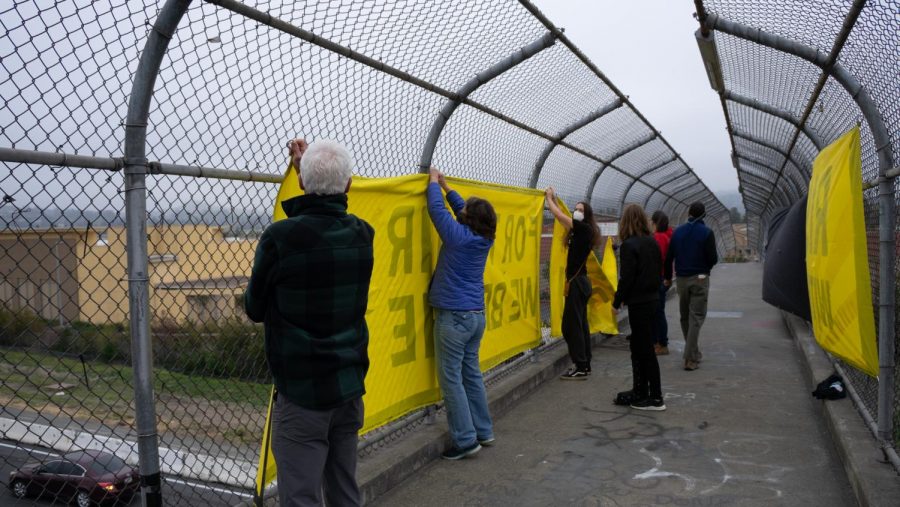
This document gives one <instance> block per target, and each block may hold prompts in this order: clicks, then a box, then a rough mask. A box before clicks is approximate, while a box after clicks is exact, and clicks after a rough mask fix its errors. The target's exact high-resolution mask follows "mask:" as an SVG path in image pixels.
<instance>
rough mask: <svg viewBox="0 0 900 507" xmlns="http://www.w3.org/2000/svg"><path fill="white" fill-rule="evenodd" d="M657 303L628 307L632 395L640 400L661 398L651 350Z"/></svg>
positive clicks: (657, 368) (651, 302) (654, 359)
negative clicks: (632, 380)
mask: <svg viewBox="0 0 900 507" xmlns="http://www.w3.org/2000/svg"><path fill="white" fill-rule="evenodd" d="M658 305H659V302H658V301H650V302H647V303H638V304H633V305H628V322H629V323H630V324H631V345H630V347H631V372H632V375H634V394H635V397H636V398H638V399H640V398H644V397H647V396H648V395H649V396H650V398H653V399H656V398H662V387H661V386H660V380H659V363H658V362H657V361H656V352H655V351H654V350H653V344H654V340H653V338H654V336H653V331H654V329H653V328H654V326H655V325H656V309H657V306H658Z"/></svg>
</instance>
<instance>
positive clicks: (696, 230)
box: [663, 202, 719, 371]
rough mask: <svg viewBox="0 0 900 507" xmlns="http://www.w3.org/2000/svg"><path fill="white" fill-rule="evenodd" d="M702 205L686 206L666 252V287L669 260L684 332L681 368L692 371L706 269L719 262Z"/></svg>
mask: <svg viewBox="0 0 900 507" xmlns="http://www.w3.org/2000/svg"><path fill="white" fill-rule="evenodd" d="M704 216H706V207H705V206H704V205H703V203H702V202H695V203H693V204H691V206H690V208H688V222H687V223H686V224H684V225H681V226H679V227H678V228H677V229H675V233H674V234H672V240H671V241H670V242H669V251H668V252H666V262H665V264H664V265H663V267H664V269H665V280H664V281H663V284H664V285H665V286H666V287H669V286H670V285H672V263H673V262H674V267H675V276H676V277H677V282H678V308H679V312H680V314H681V332H682V333H683V334H684V356H683V359H684V369H685V370H687V371H693V370H696V369H697V368H699V367H700V360H701V359H703V354H701V353H700V346H699V339H700V327H702V326H703V321H704V320H706V303H707V300H708V299H709V273H710V271H712V268H713V266H715V265H716V263H717V262H719V255H718V253H717V252H716V236H715V234H714V233H713V231H712V229H710V228H709V227H707V226H706V224H704V223H703V217H704Z"/></svg>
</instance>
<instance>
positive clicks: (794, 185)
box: [734, 153, 803, 199]
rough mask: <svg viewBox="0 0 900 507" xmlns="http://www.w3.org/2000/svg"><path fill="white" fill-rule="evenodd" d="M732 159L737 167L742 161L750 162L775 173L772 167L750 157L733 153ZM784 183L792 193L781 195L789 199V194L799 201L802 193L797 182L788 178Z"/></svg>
mask: <svg viewBox="0 0 900 507" xmlns="http://www.w3.org/2000/svg"><path fill="white" fill-rule="evenodd" d="M734 158H735V159H736V160H735V161H736V162H738V164H739V165H740V161H741V160H743V161H745V162H750V163H751V164H756V165H758V166H760V167H764V168H766V169H770V170H771V171H772V172H773V173H774V172H776V170H775V168H774V167H772V166H770V165H769V164H768V163H766V162H764V161H762V160H758V159H755V158H751V157H749V156H747V155H743V154H741V153H735V154H734ZM738 170H739V171H740V170H741V169H738ZM748 174H752V173H749V172H748ZM785 181H786V182H788V183H789V185H787V187H788V189H789V190H792V192H783V194H784V195H785V196H786V197H790V196H789V195H788V194H789V193H791V194H793V195H794V197H796V198H798V199H799V198H800V197H802V196H803V191H802V190H801V189H800V187H799V186H798V185H797V182H796V181H794V180H793V179H790V178H785ZM773 194H774V190H773Z"/></svg>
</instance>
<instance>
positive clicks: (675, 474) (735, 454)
mask: <svg viewBox="0 0 900 507" xmlns="http://www.w3.org/2000/svg"><path fill="white" fill-rule="evenodd" d="M761 279H762V267H761V265H759V264H725V265H721V266H719V267H717V268H716V269H715V271H714V272H713V275H712V277H711V282H712V283H711V289H710V298H709V316H708V318H707V320H706V324H705V325H704V327H703V330H702V332H701V336H700V350H701V351H702V352H703V362H702V363H701V365H700V369H698V370H696V371H690V372H689V371H684V370H683V368H682V366H683V361H682V360H681V351H682V350H683V346H684V341H683V339H682V337H681V331H680V326H679V324H678V310H677V298H670V299H669V303H668V305H667V316H668V321H669V336H670V339H671V343H670V347H669V348H670V350H671V355H668V356H660V357H659V362H660V369H661V373H662V384H663V392H664V395H665V401H666V405H667V407H668V410H666V411H664V412H640V411H637V410H633V409H630V408H627V407H618V406H615V405H613V404H612V399H613V397H614V396H615V393H616V392H617V391H622V390H626V389H628V388H630V383H631V367H630V359H629V353H628V348H627V342H626V341H625V339H624V337H623V336H621V335H620V336H618V337H612V338H608V339H606V340H605V341H603V342H602V343H601V344H600V345H599V346H598V347H596V348H595V350H594V365H593V370H594V371H593V375H592V376H591V377H590V378H589V379H588V380H586V381H560V380H557V379H555V378H551V379H550V380H547V381H546V382H544V383H543V384H541V385H540V386H538V387H537V388H536V389H535V390H534V391H533V393H532V394H530V395H528V397H527V398H525V399H524V400H522V401H520V402H519V403H518V404H516V405H515V406H514V407H512V408H510V409H509V410H508V411H507V412H506V413H505V414H502V415H501V416H499V417H496V418H495V433H496V436H497V442H496V444H495V445H494V446H493V447H489V448H484V449H483V450H482V451H481V452H480V453H479V454H477V455H476V456H473V457H472V458H469V459H464V460H461V461H454V462H449V461H444V460H440V459H437V460H434V461H431V462H430V463H428V464H427V465H424V467H423V468H421V469H420V470H419V471H417V472H416V473H414V474H413V475H411V476H410V477H408V478H407V479H405V480H404V481H403V482H402V483H400V484H399V485H398V486H396V487H394V488H393V489H391V490H390V491H388V492H386V493H384V494H380V495H379V497H378V498H377V499H376V500H375V502H374V504H375V505H383V506H413V505H422V506H426V505H427V506H436V505H579V506H582V505H583V506H598V505H602V506H643V505H648V506H650V505H678V506H680V505H689V506H726V505H727V506H751V505H752V506H757V505H784V506H803V505H810V506H844V505H857V504H858V502H857V497H856V496H855V495H854V490H853V487H852V486H851V482H850V481H849V480H848V476H847V473H846V472H845V470H844V465H843V463H842V462H841V460H840V458H839V455H838V452H837V451H836V446H835V443H834V440H833V439H832V436H831V434H830V433H829V429H828V426H827V424H826V421H825V419H826V418H825V416H824V415H823V412H824V411H823V408H822V404H823V403H840V404H846V405H847V407H846V408H847V409H849V410H852V406H851V405H850V403H851V402H850V400H849V399H845V400H839V401H829V402H822V401H819V400H816V399H815V398H813V397H812V396H811V395H810V391H811V390H812V387H811V386H810V379H808V378H807V376H808V372H809V371H810V368H809V366H808V365H806V364H805V361H806V358H805V357H804V355H803V353H802V352H801V350H800V349H799V348H798V347H797V345H796V343H795V341H794V339H793V338H792V336H791V334H790V332H789V330H788V328H787V326H786V325H785V321H784V320H783V318H782V316H781V313H780V312H779V311H778V310H777V309H775V308H773V307H771V306H769V305H768V304H766V303H764V302H763V301H762V300H761V297H760V294H761ZM818 380H821V379H816V381H818ZM842 409H843V408H842ZM859 425H860V427H862V422H861V421H860V422H859ZM436 426H442V427H443V428H444V429H446V422H445V421H444V420H443V418H442V419H441V420H440V421H439V424H438V425H436ZM871 445H872V447H873V448H874V440H873V441H872V442H871ZM873 456H874V453H873ZM873 461H874V460H873ZM891 475H893V478H894V481H895V484H886V485H885V487H886V488H887V489H888V490H890V489H891V488H893V487H896V486H897V485H900V481H898V480H897V479H896V474H890V473H887V474H886V475H885V477H888V479H887V481H888V482H889V481H890V480H891V479H890V477H891ZM894 498H898V500H897V503H896V504H895V505H900V497H894ZM863 503H866V502H863ZM884 505H889V503H885V504H884Z"/></svg>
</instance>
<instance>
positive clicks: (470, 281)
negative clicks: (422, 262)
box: [426, 183, 494, 311]
mask: <svg viewBox="0 0 900 507" xmlns="http://www.w3.org/2000/svg"><path fill="white" fill-rule="evenodd" d="M426 196H427V198H428V214H429V215H430V216H431V221H432V222H433V223H434V228H435V229H436V230H437V232H438V235H439V236H440V237H441V242H442V243H443V244H442V245H441V253H440V254H439V255H438V262H437V267H436V268H435V270H434V275H433V276H432V278H431V288H430V289H429V291H428V301H429V302H430V303H431V306H433V307H435V308H440V309H442V310H457V311H478V310H484V265H485V263H486V262H487V256H488V252H490V250H491V246H493V244H494V242H493V240H489V239H487V238H485V237H483V236H479V235H478V234H475V233H474V232H473V231H472V229H470V228H469V226H467V225H463V224H461V223H459V222H458V221H457V220H456V219H454V218H453V215H451V214H450V211H449V210H447V207H446V206H444V197H443V195H442V194H441V187H440V185H438V184H437V183H430V184H429V185H428V190H427V191H426ZM447 202H449V203H450V207H451V208H452V209H453V213H454V214H456V216H457V218H458V217H459V214H460V212H461V211H462V209H463V207H464V206H465V205H466V202H465V201H464V200H463V198H462V197H460V195H459V194H458V193H457V192H456V191H455V190H451V191H450V192H448V193H447Z"/></svg>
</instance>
